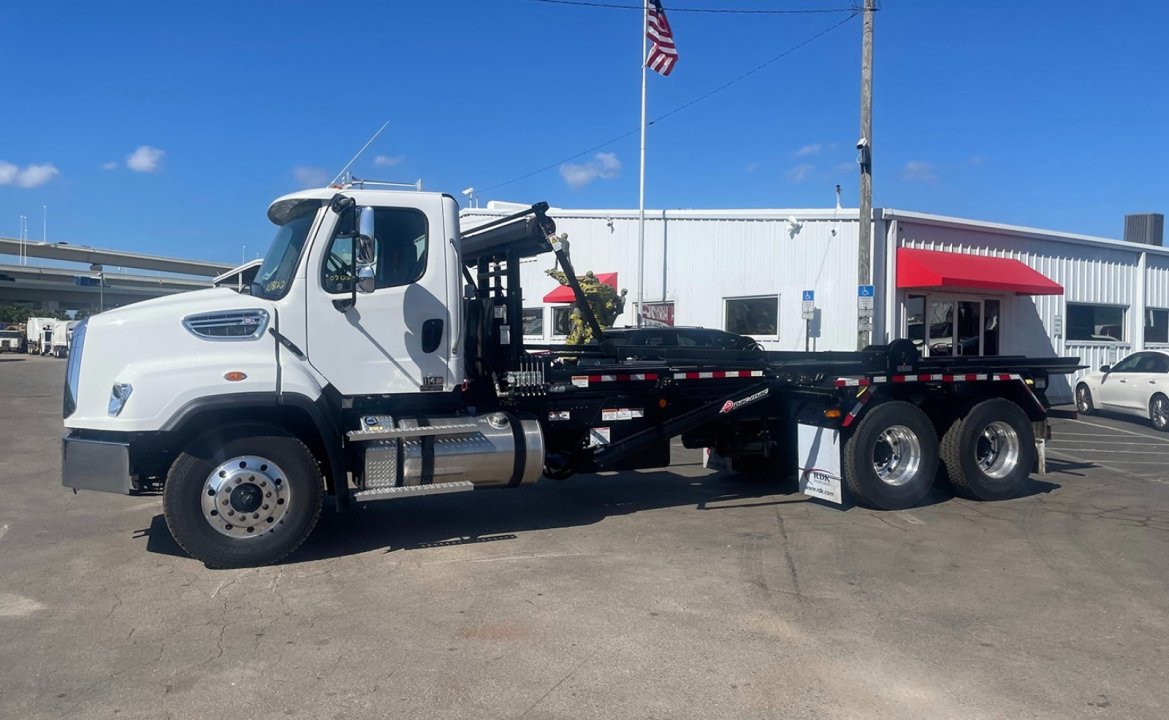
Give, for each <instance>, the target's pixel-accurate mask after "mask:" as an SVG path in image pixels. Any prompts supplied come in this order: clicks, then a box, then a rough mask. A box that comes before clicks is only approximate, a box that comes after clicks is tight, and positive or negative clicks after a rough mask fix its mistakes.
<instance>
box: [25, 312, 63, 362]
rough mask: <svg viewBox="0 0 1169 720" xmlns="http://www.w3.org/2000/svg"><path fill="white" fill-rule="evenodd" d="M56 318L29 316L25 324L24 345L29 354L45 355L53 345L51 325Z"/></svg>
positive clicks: (55, 321)
mask: <svg viewBox="0 0 1169 720" xmlns="http://www.w3.org/2000/svg"><path fill="white" fill-rule="evenodd" d="M57 322H58V321H57V319H56V318H50V317H30V318H29V319H28V322H27V323H26V324H25V338H26V341H27V342H26V347H27V351H28V354H29V355H47V354H49V353H50V352H51V351H52V347H53V325H54V324H55V323H57Z"/></svg>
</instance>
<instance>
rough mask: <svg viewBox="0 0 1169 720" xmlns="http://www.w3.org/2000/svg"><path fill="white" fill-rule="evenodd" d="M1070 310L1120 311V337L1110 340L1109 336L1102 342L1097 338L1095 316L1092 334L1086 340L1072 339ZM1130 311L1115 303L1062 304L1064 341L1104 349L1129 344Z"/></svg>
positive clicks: (1125, 306)
mask: <svg viewBox="0 0 1169 720" xmlns="http://www.w3.org/2000/svg"><path fill="white" fill-rule="evenodd" d="M1072 308H1094V309H1098V308H1104V309H1107V310H1114V309H1115V310H1119V311H1120V324H1119V327H1120V335H1121V337H1119V338H1112V337H1111V336H1109V337H1110V339H1108V340H1104V339H1101V338H1099V337H1096V326H1097V323H1096V318H1095V316H1093V318H1092V333H1091V335H1090V336H1089V337H1086V338H1078V337H1072V328H1073V327H1075V326H1074V325H1073V324H1072ZM1131 309H1132V308H1131V306H1129V305H1120V304H1117V303H1090V302H1067V303H1065V304H1064V318H1065V320H1064V341H1065V342H1070V343H1096V344H1098V345H1102V346H1105V347H1110V346H1114V345H1123V344H1128V343H1131V342H1132V341H1131V340H1129V339H1128V333H1129V328H1128V322H1129V317H1128V314H1129V311H1130V310H1131ZM1141 321H1142V322H1144V319H1143V318H1142V319H1141ZM1102 326H1103V325H1102Z"/></svg>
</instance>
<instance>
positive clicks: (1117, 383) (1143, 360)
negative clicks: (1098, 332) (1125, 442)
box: [1076, 350, 1169, 432]
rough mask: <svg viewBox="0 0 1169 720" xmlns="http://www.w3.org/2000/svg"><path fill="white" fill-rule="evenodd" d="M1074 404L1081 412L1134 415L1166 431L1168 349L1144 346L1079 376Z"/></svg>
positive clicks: (1168, 424) (1168, 421)
mask: <svg viewBox="0 0 1169 720" xmlns="http://www.w3.org/2000/svg"><path fill="white" fill-rule="evenodd" d="M1076 407H1077V408H1078V409H1079V411H1080V412H1082V413H1091V412H1094V411H1096V410H1112V411H1115V412H1122V413H1126V414H1128V415H1138V416H1140V417H1143V418H1145V419H1147V420H1149V421H1150V422H1151V423H1152V424H1153V427H1154V428H1156V429H1157V430H1161V431H1162V432H1165V431H1169V352H1166V351H1164V350H1145V351H1143V352H1138V353H1133V354H1132V355H1129V356H1128V357H1126V358H1124V359H1123V360H1121V361H1120V362H1118V363H1116V364H1115V365H1112V366H1109V365H1105V366H1103V367H1101V368H1100V372H1094V373H1090V374H1088V375H1085V376H1084V377H1082V378H1080V381H1079V382H1078V383H1077V384H1076Z"/></svg>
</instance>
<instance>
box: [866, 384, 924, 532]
mask: <svg viewBox="0 0 1169 720" xmlns="http://www.w3.org/2000/svg"><path fill="white" fill-rule="evenodd" d="M937 472H938V435H937V433H936V432H935V431H934V425H933V423H932V422H930V419H929V417H928V416H927V415H926V414H925V413H924V412H922V410H921V409H920V408H918V407H917V406H916V405H913V404H911V403H907V402H902V401H899V400H898V401H893V402H887V403H884V404H882V405H878V406H877V407H875V408H873V409H872V410H870V411H869V412H868V414H867V415H865V417H864V419H862V420H861V422H860V425H858V426H857V429H856V432H855V433H853V436H852V437H851V438H849V439H848V442H847V443H845V446H844V481H845V483H846V484H847V485H848V489H849V492H850V493H851V494H852V496H853V499H854V500H856V502H858V503H860V504H862V505H867V506H869V507H873V508H877V509H880V510H904V509H906V508H911V507H913V506H914V505H917V504H918V503H919V502H921V499H922V498H923V497H925V494H926V493H927V492H929V489H930V487H931V486H933V483H934V477H935V476H936V475H937Z"/></svg>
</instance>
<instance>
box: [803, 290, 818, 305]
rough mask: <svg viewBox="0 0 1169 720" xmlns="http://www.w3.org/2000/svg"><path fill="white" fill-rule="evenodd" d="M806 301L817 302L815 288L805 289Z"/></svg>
mask: <svg viewBox="0 0 1169 720" xmlns="http://www.w3.org/2000/svg"><path fill="white" fill-rule="evenodd" d="M804 302H807V303H810V302H816V291H815V290H805V291H804Z"/></svg>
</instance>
